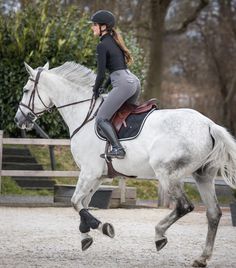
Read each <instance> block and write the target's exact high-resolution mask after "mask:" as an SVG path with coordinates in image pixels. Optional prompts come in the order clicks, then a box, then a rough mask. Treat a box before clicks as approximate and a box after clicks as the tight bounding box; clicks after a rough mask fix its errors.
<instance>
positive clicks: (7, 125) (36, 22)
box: [0, 0, 142, 138]
mask: <svg viewBox="0 0 236 268" xmlns="http://www.w3.org/2000/svg"><path fill="white" fill-rule="evenodd" d="M0 10H1V9H0ZM0 12H1V11H0ZM125 40H126V42H128V43H129V44H128V45H129V46H131V47H130V48H131V51H132V52H133V55H134V58H135V57H138V58H137V61H136V60H135V62H136V65H134V66H133V69H134V71H135V73H136V74H137V75H138V76H139V75H141V74H142V64H141V62H142V57H141V54H142V53H141V50H140V49H139V48H138V46H137V43H136V40H135V39H133V38H132V37H131V36H127V38H125ZM97 42H98V39H96V38H94V37H93V34H92V31H91V29H90V25H89V24H88V16H87V15H86V14H83V13H82V12H81V11H80V10H78V7H76V6H73V5H72V6H66V7H65V6H63V5H61V1H60V0H53V1H52V0H50V1H49V0H43V1H36V2H34V1H32V2H31V3H29V4H28V5H27V7H26V8H24V9H23V10H19V11H17V12H11V13H7V14H3V13H0V58H1V61H0V85H1V90H0V113H1V118H0V124H1V125H0V129H4V131H5V134H7V135H10V136H18V135H19V133H20V131H19V130H18V129H17V127H16V125H15V123H14V122H13V118H14V115H15V113H16V110H17V107H18V103H19V101H20V99H21V95H22V88H23V86H24V84H25V83H26V81H27V78H28V77H27V74H26V72H25V69H24V64H23V63H24V61H25V62H27V63H29V64H30V66H32V67H33V68H36V67H38V66H43V65H44V64H45V63H46V62H47V61H49V62H50V67H51V68H52V67H56V66H59V65H61V64H63V63H64V62H66V61H76V62H79V63H80V64H83V65H85V66H87V67H88V68H92V69H96V56H95V51H96V44H97ZM61 121H62V119H61V118H60V115H59V113H58V112H53V113H52V114H47V115H44V116H43V117H42V118H41V119H40V120H39V124H40V126H42V127H43V129H44V130H45V131H46V132H47V133H48V134H49V136H50V137H51V138H53V137H57V138H58V137H66V136H68V135H67V129H66V127H65V125H64V124H62V123H61Z"/></svg>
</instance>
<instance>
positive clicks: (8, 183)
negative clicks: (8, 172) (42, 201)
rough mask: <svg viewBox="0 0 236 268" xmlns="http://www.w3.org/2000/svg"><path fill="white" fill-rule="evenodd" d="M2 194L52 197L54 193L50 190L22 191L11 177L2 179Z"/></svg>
mask: <svg viewBox="0 0 236 268" xmlns="http://www.w3.org/2000/svg"><path fill="white" fill-rule="evenodd" d="M1 194H3V195H30V196H35V195H42V196H48V195H52V191H49V190H45V189H42V190H25V189H22V188H21V187H20V186H18V185H17V184H16V182H15V181H14V180H12V178H10V177H3V178H2V191H1Z"/></svg>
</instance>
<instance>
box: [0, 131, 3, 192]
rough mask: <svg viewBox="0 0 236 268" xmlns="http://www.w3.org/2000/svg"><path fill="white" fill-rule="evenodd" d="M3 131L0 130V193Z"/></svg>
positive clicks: (0, 190)
mask: <svg viewBox="0 0 236 268" xmlns="http://www.w3.org/2000/svg"><path fill="white" fill-rule="evenodd" d="M2 139H3V131H2V130H0V195H1V192H2V187H1V186H2V151H3V142H2Z"/></svg>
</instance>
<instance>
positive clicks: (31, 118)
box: [19, 67, 103, 139]
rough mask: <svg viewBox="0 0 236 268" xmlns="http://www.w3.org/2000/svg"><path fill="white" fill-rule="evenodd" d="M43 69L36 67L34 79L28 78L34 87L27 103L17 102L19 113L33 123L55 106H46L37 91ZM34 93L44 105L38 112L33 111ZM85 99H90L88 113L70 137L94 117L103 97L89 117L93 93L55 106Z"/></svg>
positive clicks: (77, 102) (92, 108) (65, 105)
mask: <svg viewBox="0 0 236 268" xmlns="http://www.w3.org/2000/svg"><path fill="white" fill-rule="evenodd" d="M43 70H44V69H43V68H41V67H40V68H38V72H37V74H36V78H35V79H33V78H31V77H30V78H29V79H30V80H31V81H33V82H34V87H33V90H32V93H31V96H30V99H29V103H28V105H26V104H24V103H23V102H20V104H19V109H20V111H21V113H22V114H23V115H24V117H25V118H26V119H27V120H29V121H30V122H32V123H34V122H35V121H36V120H37V119H38V117H39V116H40V115H42V114H43V113H44V112H49V113H51V112H52V109H53V108H54V107H55V106H54V105H52V106H51V107H48V106H47V105H46V104H45V103H44V101H43V100H42V98H41V96H40V94H39V91H38V83H39V78H40V75H41V73H42V71H43ZM36 94H37V96H38V98H39V100H40V101H41V103H42V104H43V106H44V107H45V109H44V110H43V111H40V112H37V113H36V112H35V111H34V100H35V95H36ZM87 101H90V106H89V110H88V113H87V115H86V117H85V119H84V121H83V122H82V124H81V125H80V126H79V127H78V128H76V129H75V130H74V131H73V133H72V135H71V137H70V138H71V139H72V138H73V136H74V135H75V134H76V133H78V131H79V130H80V129H81V128H82V127H83V126H84V125H85V124H87V123H88V122H90V121H92V120H93V119H94V118H95V116H96V114H97V112H98V109H99V108H100V106H101V105H102V103H103V99H102V101H101V103H100V105H99V107H98V108H97V110H96V111H95V112H94V114H93V115H92V117H90V116H91V114H92V112H93V110H94V107H95V104H96V99H95V97H94V95H93V96H92V98H90V99H85V100H82V101H76V102H72V103H68V104H64V105H61V106H58V107H56V108H57V109H61V108H64V107H68V106H71V105H75V104H80V103H83V102H87ZM21 106H23V107H25V108H27V109H28V110H29V111H30V113H28V114H25V113H24V112H23V110H22V109H21Z"/></svg>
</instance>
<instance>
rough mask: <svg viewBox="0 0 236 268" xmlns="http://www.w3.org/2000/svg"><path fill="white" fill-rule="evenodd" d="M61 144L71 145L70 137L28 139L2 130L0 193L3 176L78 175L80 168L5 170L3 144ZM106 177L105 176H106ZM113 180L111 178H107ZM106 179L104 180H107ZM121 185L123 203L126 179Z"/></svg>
mask: <svg viewBox="0 0 236 268" xmlns="http://www.w3.org/2000/svg"><path fill="white" fill-rule="evenodd" d="M7 144H8V145H9V144H10V145H60V146H70V140H68V139H28V138H23V139H19V138H3V131H2V130H0V194H1V185H2V182H1V177H4V176H5V177H6V176H9V177H11V176H17V177H24V176H26V177H28V176H29V177H78V176H79V174H80V171H79V170H71V171H59V170H4V169H2V154H3V145H7ZM104 178H105V177H104ZM107 180H109V181H111V179H107ZM105 181H106V179H104V180H103V182H105ZM119 187H120V190H121V203H124V202H125V191H126V185H125V179H124V178H120V180H119Z"/></svg>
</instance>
